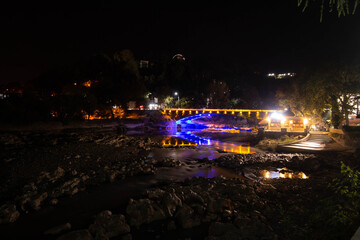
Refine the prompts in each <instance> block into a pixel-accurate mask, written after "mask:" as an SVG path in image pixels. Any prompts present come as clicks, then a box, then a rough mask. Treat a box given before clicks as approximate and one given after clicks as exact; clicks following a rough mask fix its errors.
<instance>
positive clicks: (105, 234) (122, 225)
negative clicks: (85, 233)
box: [89, 210, 130, 239]
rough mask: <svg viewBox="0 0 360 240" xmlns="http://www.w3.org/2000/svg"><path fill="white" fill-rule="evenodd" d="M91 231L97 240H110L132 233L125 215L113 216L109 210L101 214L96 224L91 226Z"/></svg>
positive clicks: (96, 218) (97, 217)
mask: <svg viewBox="0 0 360 240" xmlns="http://www.w3.org/2000/svg"><path fill="white" fill-rule="evenodd" d="M89 231H90V232H91V233H92V234H93V236H95V239H109V238H113V237H117V236H120V235H122V234H125V233H129V232H130V227H129V225H128V224H127V223H126V220H125V216H124V215H121V214H120V215H115V214H114V215H112V213H111V212H110V211H108V210H106V211H103V212H101V213H99V214H98V215H97V216H96V217H95V222H94V223H93V224H91V225H90V227H89Z"/></svg>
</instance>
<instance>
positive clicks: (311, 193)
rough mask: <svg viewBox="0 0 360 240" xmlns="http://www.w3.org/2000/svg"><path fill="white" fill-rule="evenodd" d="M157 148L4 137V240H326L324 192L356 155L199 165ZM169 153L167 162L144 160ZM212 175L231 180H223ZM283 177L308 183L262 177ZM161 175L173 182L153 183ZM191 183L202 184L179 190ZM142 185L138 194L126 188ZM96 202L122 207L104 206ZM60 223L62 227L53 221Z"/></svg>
mask: <svg viewBox="0 0 360 240" xmlns="http://www.w3.org/2000/svg"><path fill="white" fill-rule="evenodd" d="M161 139H162V138H161V136H132V137H131V136H125V135H118V134H114V133H104V132H96V131H83V132H81V131H75V132H74V131H50V132H49V131H36V132H7V133H4V132H3V133H1V136H0V143H1V147H2V150H3V151H1V152H0V157H1V159H2V161H1V163H0V189H1V194H0V196H1V197H0V206H1V207H0V209H1V211H0V222H1V225H0V233H1V236H4V237H2V239H19V238H25V237H29V236H31V237H36V238H37V239H57V238H58V237H60V236H62V235H64V234H65V235H64V236H62V237H60V239H72V237H74V235H79V236H82V238H81V239H91V238H97V239H107V238H108V237H110V238H111V237H115V239H131V238H132V239H143V238H144V237H145V236H146V238H147V239H169V238H177V239H188V238H194V239H229V238H230V239H237V238H238V239H240V238H242V239H243V238H247V239H289V238H296V237H303V238H305V239H306V238H313V239H331V235H330V238H329V236H328V235H329V234H327V235H326V234H323V235H321V234H322V233H323V232H324V231H330V230H331V229H330V228H329V226H328V224H327V223H326V222H320V225H321V226H317V225H314V224H315V223H314V220H313V218H314V217H315V216H314V213H315V211H314V209H316V208H317V207H318V206H319V205H320V202H321V201H322V200H323V199H325V198H326V197H328V196H329V195H331V194H332V192H331V191H330V190H329V189H328V188H327V187H326V186H327V184H328V183H329V182H331V179H333V178H334V177H336V176H338V175H339V166H340V160H344V161H346V163H347V164H349V165H351V166H352V167H354V168H355V169H356V168H359V166H358V165H357V164H358V163H357V160H356V158H354V157H353V156H352V155H349V156H348V155H347V156H343V155H334V154H332V155H306V154H273V153H256V154H252V155H240V154H229V153H218V154H217V155H216V156H217V157H216V159H214V160H209V159H208V158H207V157H202V156H206V155H203V152H204V151H209V150H210V149H208V150H206V149H205V150H204V149H198V148H195V147H187V149H189V150H191V151H192V152H194V154H191V155H190V154H187V155H186V154H183V155H178V153H180V152H182V151H183V148H180V147H179V148H171V149H165V148H163V147H162V145H161ZM165 150H166V151H170V152H171V155H170V156H171V157H169V156H165V155H161V154H160V155H156V154H155V155H154V156H153V157H151V156H150V155H151V153H153V152H164V151H165ZM212 151H216V150H212ZM176 156H177V158H176ZM194 156H196V157H194ZM214 167H217V168H220V169H229V170H230V171H231V172H233V175H229V174H224V175H226V176H227V177H226V178H224V177H220V176H218V175H217V174H214V172H213V171H216V169H215V168H214ZM284 168H286V169H289V172H291V173H292V174H293V175H291V176H295V174H296V173H297V172H300V171H301V172H304V174H305V176H306V177H307V178H295V177H292V178H289V177H287V178H275V179H272V178H270V177H269V178H267V177H266V176H267V175H263V171H268V172H269V173H270V172H271V171H278V169H283V170H282V171H285V170H284ZM197 169H202V170H201V171H202V172H207V174H199V171H198V170H197ZM214 169H215V170H214ZM161 171H163V172H167V173H168V174H169V175H175V174H178V175H179V176H178V177H177V178H174V180H172V179H171V178H170V176H167V177H166V178H163V179H162V180H158V181H154V178H152V176H154V175H156V174H157V173H159V172H161ZM191 171H193V172H194V174H190V175H186V173H187V172H191ZM279 171H281V170H279ZM172 172H173V173H172ZM202 172H201V173H202ZM196 174H198V175H202V176H206V177H208V178H198V177H193V178H189V179H187V180H185V181H181V180H180V179H181V177H183V178H186V177H185V176H196ZM282 174H283V175H284V176H290V175H289V174H287V175H286V173H285V172H283V173H282ZM221 175H222V174H221ZM216 176H217V177H216ZM269 176H270V175H269ZM140 179H143V180H141V182H140V183H141V184H142V187H136V188H134V187H131V186H134V184H135V182H138V181H139V180H140ZM176 179H177V180H176ZM144 182H147V183H146V184H145V185H144ZM117 186H121V187H117ZM119 189H122V190H119ZM119 191H120V192H119ZM130 193H131V194H130ZM112 194H113V195H112ZM101 196H103V198H106V197H105V196H108V198H115V199H118V200H114V201H113V204H112V205H106V204H104V203H103V201H102V198H101ZM120 199H121V200H120ZM117 201H118V202H119V203H118V204H116V202H117ZM81 205H84V206H86V207H83V208H82V207H80V206H81ZM94 206H99V207H98V208H96V207H95V208H94ZM100 206H101V207H100ZM107 206H108V207H107ZM56 209H61V211H64V213H65V212H66V213H67V214H68V215H66V216H67V217H66V216H63V215H64V213H61V212H59V211H56ZM81 209H82V210H81ZM86 209H88V210H86ZM72 212H73V214H69V213H72ZM53 214H54V215H53ZM56 215H58V216H59V218H58V219H62V221H63V222H59V220H56V221H55V220H51V219H56ZM42 216H47V217H48V218H49V219H47V218H46V217H45V218H44V217H42ZM60 216H62V217H60ZM94 216H95V218H94ZM32 219H36V220H37V221H36V222H35V221H32ZM80 219H81V220H80ZM39 222H44V225H41V224H38V223H39ZM45 222H47V224H46V223H45ZM51 223H52V224H53V225H51ZM312 228H314V229H312ZM24 229H27V230H26V231H25V230H24ZM22 230H23V231H22ZM350 230H351V231H352V230H353V229H350ZM351 231H349V229H347V233H343V232H342V234H348V235H342V236H346V237H347V236H350V234H352V232H351ZM45 232H46V233H47V234H44V233H45ZM330 232H331V231H330ZM330 232H329V233H330ZM67 234H69V235H70V236H69V235H67ZM71 236H72V237H71ZM314 236H317V237H314ZM322 236H324V238H322ZM325 236H327V238H325Z"/></svg>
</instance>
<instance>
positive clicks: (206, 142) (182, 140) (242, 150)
mask: <svg viewBox="0 0 360 240" xmlns="http://www.w3.org/2000/svg"><path fill="white" fill-rule="evenodd" d="M161 144H162V146H164V147H169V146H172V147H189V146H213V147H214V148H216V149H219V150H221V151H224V152H229V153H238V154H252V153H254V152H252V151H251V148H250V146H249V145H247V144H244V143H227V142H221V141H217V140H212V139H209V138H203V137H199V136H196V135H195V134H190V133H181V134H180V133H179V134H176V135H175V136H167V137H165V139H164V140H163V141H162V143H161Z"/></svg>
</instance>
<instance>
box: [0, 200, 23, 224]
mask: <svg viewBox="0 0 360 240" xmlns="http://www.w3.org/2000/svg"><path fill="white" fill-rule="evenodd" d="M19 216H20V213H19V211H18V210H17V209H16V205H14V204H11V203H6V204H4V205H2V206H1V207H0V224H4V223H12V222H15V221H16V220H17V219H18V218H19Z"/></svg>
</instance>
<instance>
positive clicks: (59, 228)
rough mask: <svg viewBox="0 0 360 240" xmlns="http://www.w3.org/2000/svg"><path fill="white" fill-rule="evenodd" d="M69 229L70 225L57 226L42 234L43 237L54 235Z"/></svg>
mask: <svg viewBox="0 0 360 240" xmlns="http://www.w3.org/2000/svg"><path fill="white" fill-rule="evenodd" d="M70 229H71V224H70V223H65V224H61V225H59V226H56V227H53V228H50V229H48V230H46V231H45V232H44V234H45V235H56V234H60V233H62V232H65V231H69V230H70Z"/></svg>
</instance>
